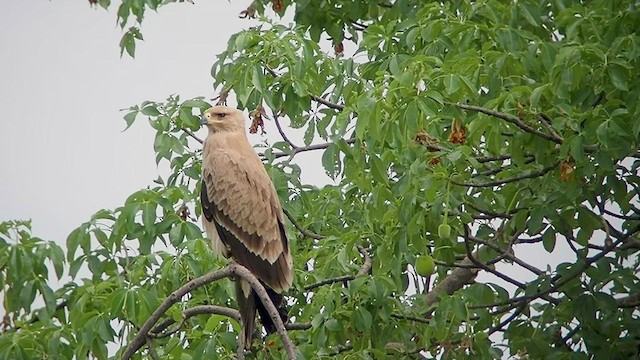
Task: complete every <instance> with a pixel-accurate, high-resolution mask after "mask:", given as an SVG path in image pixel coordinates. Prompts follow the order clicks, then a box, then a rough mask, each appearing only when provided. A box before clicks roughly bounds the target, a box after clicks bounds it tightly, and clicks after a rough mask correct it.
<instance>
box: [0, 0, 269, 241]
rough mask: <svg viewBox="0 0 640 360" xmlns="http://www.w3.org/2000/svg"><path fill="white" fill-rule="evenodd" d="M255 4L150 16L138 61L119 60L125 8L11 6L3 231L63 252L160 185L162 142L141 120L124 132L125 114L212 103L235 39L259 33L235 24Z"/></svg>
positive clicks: (3, 16)
mask: <svg viewBox="0 0 640 360" xmlns="http://www.w3.org/2000/svg"><path fill="white" fill-rule="evenodd" d="M248 2H249V1H234V2H231V3H229V2H227V1H196V4H195V5H192V4H189V3H179V4H171V5H168V6H166V7H163V8H161V9H160V11H159V13H154V12H147V14H146V18H145V21H144V23H143V26H142V33H143V35H144V38H145V41H144V42H142V43H139V45H138V49H137V52H136V59H135V60H132V59H130V58H129V57H128V56H126V55H125V56H123V57H122V58H120V50H119V47H118V43H119V41H120V38H121V35H122V33H121V31H120V28H119V27H117V26H116V15H115V12H116V10H117V6H113V7H112V8H111V9H110V10H109V11H108V12H107V11H105V10H103V9H102V8H91V7H90V6H89V2H88V1H86V0H84V1H70V0H53V1H11V2H5V3H4V4H3V10H2V11H1V12H0V65H1V66H0V107H1V108H2V109H3V117H4V118H3V119H2V121H0V149H1V150H2V156H0V169H2V177H1V178H0V185H1V186H0V199H1V204H2V205H0V221H4V220H8V219H32V220H33V228H34V233H35V234H36V235H38V236H40V237H43V238H45V239H47V240H55V241H57V242H59V243H61V244H62V243H64V242H65V239H66V237H67V235H68V234H69V232H70V231H71V230H73V229H74V228H75V227H77V226H78V225H79V224H81V223H82V222H84V221H86V220H88V219H89V217H90V216H91V215H92V214H93V213H94V212H96V211H97V210H99V209H101V208H109V209H112V208H115V207H117V206H119V205H121V204H123V203H124V200H125V199H126V197H127V196H128V195H129V194H131V193H133V192H134V191H137V190H139V189H141V188H144V187H146V186H148V185H150V184H152V181H153V179H155V178H156V177H157V175H158V169H157V168H156V165H155V155H154V153H153V147H152V146H153V138H154V135H155V131H154V130H153V129H151V128H150V127H149V125H148V123H147V120H146V118H144V117H139V118H138V120H137V122H136V124H135V125H134V126H133V127H132V128H131V129H129V130H128V131H126V132H122V130H123V129H124V127H125V123H124V121H123V120H122V115H124V113H122V112H120V111H119V109H122V108H127V107H129V106H131V105H135V104H139V103H140V102H142V101H144V100H160V101H161V100H164V99H165V98H166V97H167V96H168V95H170V94H180V95H181V96H182V97H183V98H185V99H186V98H190V97H195V96H207V97H209V98H210V97H212V96H213V95H214V93H213V88H212V78H211V76H210V69H211V65H212V64H213V62H214V61H215V55H216V54H218V53H220V52H222V51H223V50H224V49H225V48H226V43H227V39H228V38H229V36H230V35H232V34H234V33H236V32H239V31H241V30H242V29H243V28H247V27H249V26H251V25H254V24H255V22H253V21H248V20H243V19H239V18H238V16H237V15H238V13H240V11H242V10H243V9H244V8H246V6H247V3H248ZM116 5H117V4H116ZM230 105H234V104H230ZM273 132H274V131H272V132H270V134H269V136H272V135H275V134H273ZM199 134H200V135H201V137H204V136H205V133H204V131H202V130H201V132H200V133H199ZM251 140H252V141H253V142H260V141H261V140H263V139H261V138H260V136H257V135H255V136H252V139H251Z"/></svg>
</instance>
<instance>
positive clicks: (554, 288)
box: [483, 225, 640, 307]
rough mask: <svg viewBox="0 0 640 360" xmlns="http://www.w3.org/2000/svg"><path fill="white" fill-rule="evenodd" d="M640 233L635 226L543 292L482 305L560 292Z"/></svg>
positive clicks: (498, 304) (515, 301)
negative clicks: (593, 265)
mask: <svg viewBox="0 0 640 360" xmlns="http://www.w3.org/2000/svg"><path fill="white" fill-rule="evenodd" d="M638 231H640V225H637V226H636V227H635V228H633V229H632V230H630V231H629V232H628V233H627V234H625V235H624V236H623V237H620V238H618V239H616V241H614V242H613V243H612V244H610V245H608V246H605V247H604V249H603V250H602V251H601V252H599V253H597V254H596V255H594V256H592V257H590V258H586V259H585V261H584V264H583V265H582V266H580V267H579V268H578V269H577V270H576V271H574V272H573V273H571V274H568V275H565V276H561V277H557V278H555V281H556V282H555V283H554V284H553V285H552V286H550V287H549V288H548V289H546V290H543V291H538V292H536V293H534V294H531V295H522V296H516V297H513V298H511V299H508V300H505V301H502V302H496V303H492V304H486V305H483V306H484V307H496V306H503V305H507V304H512V303H517V302H521V301H527V302H530V301H532V300H535V299H537V298H540V297H543V296H545V295H548V294H551V293H553V292H557V291H559V290H560V288H561V287H562V286H564V285H565V284H567V283H568V282H570V281H571V280H573V279H575V278H576V277H578V276H580V274H582V273H584V271H585V270H586V269H587V268H589V266H591V264H593V263H595V262H596V261H598V260H600V259H602V258H603V257H604V256H606V255H607V254H608V253H609V252H611V251H612V250H614V249H615V248H617V247H618V246H619V245H620V244H622V243H623V242H624V241H625V240H626V239H627V238H629V237H631V236H632V235H633V234H635V233H636V232H638Z"/></svg>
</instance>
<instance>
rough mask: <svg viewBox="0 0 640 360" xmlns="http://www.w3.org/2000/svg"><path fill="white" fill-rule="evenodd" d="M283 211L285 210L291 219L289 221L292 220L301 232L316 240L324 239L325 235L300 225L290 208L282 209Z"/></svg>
mask: <svg viewBox="0 0 640 360" xmlns="http://www.w3.org/2000/svg"><path fill="white" fill-rule="evenodd" d="M282 211H283V212H284V214H285V215H286V216H287V218H288V219H289V221H291V223H292V224H293V226H294V227H295V228H296V229H298V231H300V233H301V234H302V235H303V236H306V237H308V238H312V239H314V240H321V239H324V236H323V235H320V234H316V233H314V232H312V231H309V230H307V229H305V228H303V227H302V225H300V223H299V222H298V221H297V220H296V219H295V218H294V217H293V215H292V214H291V213H290V212H289V210H287V209H282Z"/></svg>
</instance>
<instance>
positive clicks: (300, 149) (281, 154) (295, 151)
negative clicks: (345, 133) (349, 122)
mask: <svg viewBox="0 0 640 360" xmlns="http://www.w3.org/2000/svg"><path fill="white" fill-rule="evenodd" d="M344 141H345V142H346V143H347V144H353V143H355V142H356V139H355V138H350V139H344ZM332 144H335V142H326V143H321V144H314V145H309V146H299V147H297V148H295V149H293V151H292V152H291V153H290V154H288V153H285V152H274V153H273V156H274V157H275V158H276V159H278V158H281V157H285V156H290V157H293V156H294V155H296V154H298V153H301V152H306V151H313V150H322V149H326V148H328V147H329V146H330V145H332ZM261 155H262V157H264V154H261Z"/></svg>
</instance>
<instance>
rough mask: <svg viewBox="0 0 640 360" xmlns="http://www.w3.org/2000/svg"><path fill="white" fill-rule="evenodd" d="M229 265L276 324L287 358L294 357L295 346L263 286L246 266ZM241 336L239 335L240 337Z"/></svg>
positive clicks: (292, 358) (291, 359) (290, 359)
mask: <svg viewBox="0 0 640 360" xmlns="http://www.w3.org/2000/svg"><path fill="white" fill-rule="evenodd" d="M229 266H233V270H234V273H235V274H236V275H238V276H240V277H241V278H243V279H244V280H245V281H246V282H248V283H249V284H250V285H251V287H252V288H253V291H255V292H256V295H257V296H258V297H259V298H260V301H262V304H263V305H264V307H265V308H266V309H267V313H269V317H270V318H271V320H272V321H273V324H274V325H275V326H276V330H277V331H278V335H280V339H282V344H283V345H284V348H285V350H286V351H287V356H288V358H289V360H295V359H296V350H295V346H294V345H293V342H292V341H291V339H289V335H288V333H287V329H286V328H285V327H284V323H283V322H282V319H281V318H280V314H279V313H278V309H277V308H276V307H275V305H273V302H272V301H271V298H270V297H269V294H267V290H265V288H264V286H262V284H261V283H260V281H259V280H258V278H256V277H255V276H254V275H253V274H252V273H251V272H250V271H249V270H247V268H245V267H244V266H242V265H240V264H237V263H235V264H232V265H229ZM241 337H242V336H239V338H241Z"/></svg>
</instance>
